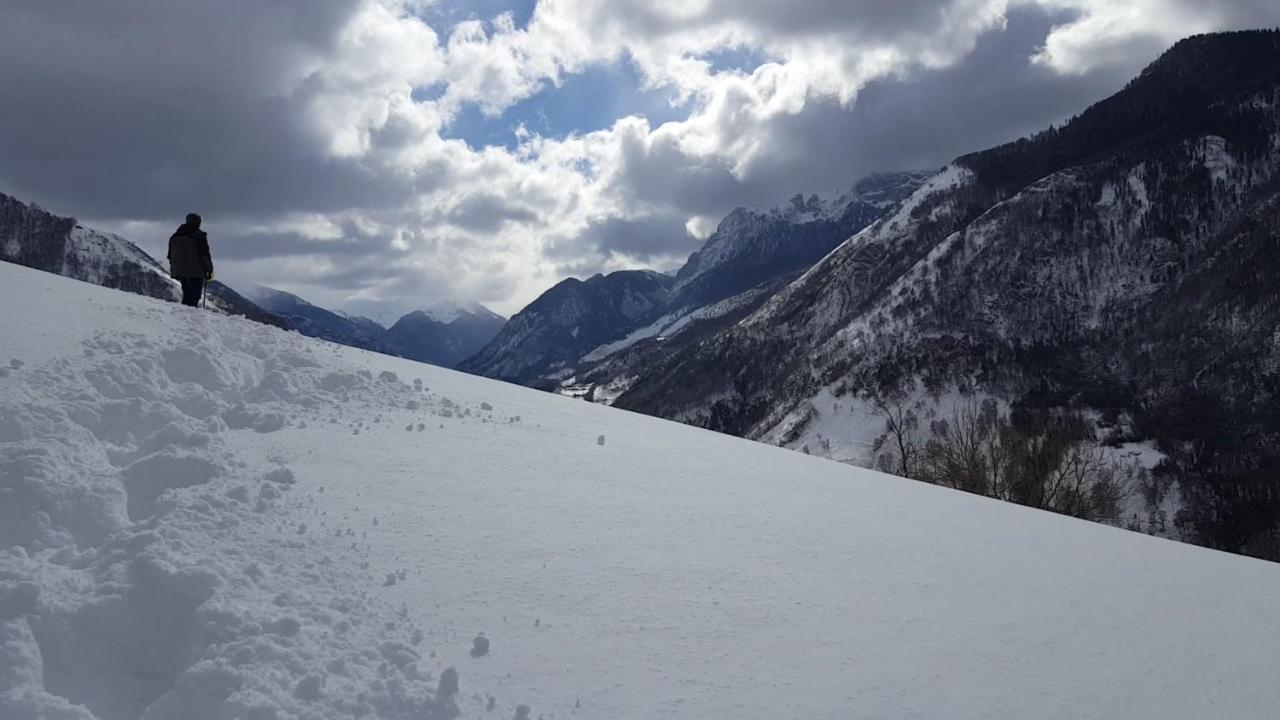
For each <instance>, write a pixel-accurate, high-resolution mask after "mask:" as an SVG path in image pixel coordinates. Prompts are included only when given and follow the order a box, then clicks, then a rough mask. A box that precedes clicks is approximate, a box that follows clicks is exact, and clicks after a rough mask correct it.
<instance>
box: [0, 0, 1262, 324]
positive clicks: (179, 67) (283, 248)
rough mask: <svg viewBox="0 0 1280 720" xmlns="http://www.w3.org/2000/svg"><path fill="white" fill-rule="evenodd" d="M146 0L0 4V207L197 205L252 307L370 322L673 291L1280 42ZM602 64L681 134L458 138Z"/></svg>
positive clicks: (743, 16) (1076, 7)
mask: <svg viewBox="0 0 1280 720" xmlns="http://www.w3.org/2000/svg"><path fill="white" fill-rule="evenodd" d="M144 5H145V4H144ZM144 5H139V4H137V3H75V4H68V3H49V2H45V1H44V0H10V2H7V3H6V8H5V11H4V22H3V23H0V87H4V88H6V90H5V94H6V97H5V101H6V102H5V107H4V108H3V109H0V189H5V190H8V191H10V192H13V193H15V194H18V195H19V196H21V197H24V198H27V199H31V200H35V201H37V202H40V203H41V204H44V205H46V206H48V207H50V209H53V210H55V211H58V212H63V213H66V214H75V215H77V216H80V217H82V218H85V219H87V220H91V221H94V222H96V223H99V224H102V225H105V226H107V227H108V229H116V230H118V231H121V232H123V233H125V234H127V235H128V236H130V237H133V238H135V239H137V240H139V241H141V242H142V243H143V244H144V245H147V246H150V247H152V248H158V247H160V246H161V244H162V243H163V239H164V237H166V236H167V234H168V232H170V231H171V229H172V228H171V226H172V225H173V224H175V222H176V220H177V219H179V218H181V216H182V215H183V214H185V213H186V212H187V211H189V210H197V211H200V212H202V213H203V214H204V215H205V216H206V218H207V219H208V224H209V226H210V230H211V231H212V232H213V233H214V234H213V239H214V245H215V250H216V252H217V254H218V255H219V257H220V258H221V260H222V262H221V263H220V265H219V267H220V269H221V274H222V275H223V277H225V278H227V279H229V280H230V281H232V282H233V283H234V282H236V281H244V282H246V283H247V282H256V283H261V284H266V285H273V286H278V287H284V288H286V289H292V290H295V291H298V292H300V293H301V294H303V295H304V296H307V297H309V298H311V299H313V300H314V301H317V302H322V303H326V304H331V305H334V306H337V307H343V308H347V309H357V310H358V309H361V308H369V309H378V310H379V312H382V311H383V310H385V311H386V312H391V311H393V310H400V311H403V310H408V309H410V308H413V307H419V306H424V305H427V304H430V303H431V302H433V301H435V300H439V299H444V298H458V299H477V300H481V301H485V302H488V303H490V304H492V305H494V306H495V307H496V308H498V309H500V310H503V311H505V312H513V311H515V310H518V309H519V307H521V306H522V305H523V304H524V303H525V302H527V301H528V300H530V299H532V297H533V296H535V295H536V294H538V293H539V292H541V291H542V290H544V289H545V288H546V287H548V286H549V285H550V284H552V283H554V282H555V281H557V280H559V279H561V278H562V277H563V276H564V275H566V274H569V273H574V274H589V273H593V272H597V271H602V270H612V269H618V268H623V267H634V266H640V265H645V266H653V267H658V268H660V269H667V268H670V267H673V266H674V265H675V264H677V263H678V262H679V261H680V260H682V259H683V258H684V257H685V256H687V255H688V253H689V252H691V251H692V250H694V249H696V247H697V245H698V244H699V242H700V240H701V239H703V238H705V237H707V236H708V235H709V233H710V232H711V231H712V230H713V229H714V226H715V222H716V219H717V218H719V217H720V216H722V215H723V214H725V213H726V212H727V211H728V210H730V209H732V208H733V207H735V206H737V205H744V204H745V205H754V206H767V205H771V204H774V203H777V202H779V201H781V200H783V199H785V198H787V197H790V196H791V195H794V194H795V193H796V192H804V193H806V194H807V193H810V192H831V191H834V190H836V189H838V188H840V187H844V186H847V185H848V184H849V183H851V182H852V181H854V180H855V179H857V177H859V176H861V175H863V174H866V173H867V172H871V171H877V170H890V169H899V168H916V167H922V166H929V165H937V164H941V163H943V162H945V161H946V160H948V159H950V158H951V157H953V156H955V155H958V154H960V153H963V152H966V151H969V150H973V149H978V148H981V147H984V146H986V145H989V144H992V143H995V142H999V141H1002V140H1006V139H1010V138H1012V137H1016V136H1017V135H1019V134H1022V133H1025V132H1030V131H1034V130H1036V129H1038V128H1039V127H1042V126H1043V125H1045V124H1047V123H1049V122H1053V121H1057V120H1061V119H1063V118H1064V117H1066V116H1068V115H1069V114H1071V113H1073V112H1075V111H1078V110H1079V109H1081V108H1082V107H1083V106H1084V105H1085V104H1088V102H1091V101H1093V100H1096V99H1100V98H1101V97H1103V96H1105V95H1106V94H1107V93H1109V92H1112V91H1114V90H1115V89H1117V88H1118V87H1119V86H1120V84H1122V83H1123V81H1124V80H1125V79H1127V77H1129V76H1131V75H1132V74H1133V73H1134V72H1136V70H1137V69H1139V68H1140V67H1141V66H1142V65H1143V64H1145V63H1146V62H1148V61H1149V60H1150V59H1152V58H1153V57H1154V56H1155V55H1156V54H1157V53H1158V52H1160V50H1162V49H1163V48H1164V47H1167V46H1168V45H1169V44H1171V43H1172V42H1173V41H1175V40H1176V39H1178V38H1179V37H1181V36H1183V35H1185V34H1189V33H1192V32H1199V31H1207V30H1214V29H1220V28H1233V27H1247V26H1259V25H1274V24H1276V23H1280V9H1278V8H1276V7H1275V3H1273V2H1269V1H1268V0H1221V1H1220V2H1205V1H1204V0H1134V1H1133V2H1129V3H1113V2H1109V0H900V1H899V2H892V3H888V2H880V1H878V0H808V1H807V2H802V3H777V2H773V1H772V0H541V1H540V2H538V3H537V4H536V6H535V7H534V8H533V11H532V13H531V14H528V16H527V17H521V18H520V19H519V20H517V16H516V15H515V14H512V13H497V14H494V13H493V12H492V11H491V10H490V9H491V8H493V6H494V3H493V2H488V1H486V2H485V3H484V5H483V8H482V9H483V10H484V14H479V15H477V16H475V17H469V18H467V19H463V20H462V21H460V22H454V23H452V24H451V25H448V26H445V25H443V24H441V23H440V22H438V21H437V19H435V18H438V17H440V12H439V11H440V9H441V6H440V4H439V3H436V2H427V1H425V0H279V1H277V2H272V3H262V2H258V0H226V1H225V2H220V3H206V2H199V1H198V0H182V1H176V2H170V3H165V4H164V6H163V7H162V8H161V7H144ZM454 10H460V11H461V15H462V16H463V17H466V15H467V13H466V12H465V10H466V6H465V3H463V4H462V5H460V6H459V7H457V8H454ZM455 14H459V13H456V12H455ZM726 55H732V56H735V57H737V58H740V59H741V60H742V61H741V62H737V63H724V62H721V61H720V59H721V58H723V57H725V56H726ZM600 67H625V68H627V69H628V71H629V72H632V73H634V74H635V75H636V76H637V78H638V82H639V84H640V86H641V88H642V89H643V90H644V91H646V92H651V93H659V94H661V95H665V96H666V97H667V98H669V100H670V102H671V103H672V107H673V108H679V109H680V112H679V116H678V117H677V118H676V119H675V120H668V121H666V122H659V121H657V120H655V119H651V118H649V117H645V116H643V115H631V116H624V117H617V118H614V119H613V122H612V123H611V124H609V125H608V126H607V127H603V128H602V129H597V130H594V131H592V132H577V131H576V128H572V127H570V128H564V129H561V131H559V132H557V128H555V127H550V128H549V129H545V128H543V127H539V130H538V131H537V132H534V131H530V130H529V129H527V128H524V127H516V129H515V131H514V132H513V133H512V134H511V137H510V142H509V143H507V144H506V145H496V146H489V147H476V146H472V145H469V144H468V143H467V142H465V141H463V140H461V139H458V137H459V133H458V132H457V131H458V129H459V125H460V124H462V123H465V122H467V119H466V118H467V117H468V112H474V111H477V110H478V111H479V113H480V115H481V116H483V117H487V118H493V119H498V118H503V117H505V116H506V114H507V113H509V112H512V111H513V109H518V108H519V107H521V104H522V103H524V102H526V101H528V100H530V99H531V98H535V97H536V96H539V95H541V94H545V93H555V92H557V88H560V87H563V86H565V85H566V84H567V83H572V82H574V80H575V78H576V77H578V76H580V75H582V74H583V73H584V72H585V71H587V70H590V69H592V68H600ZM370 311H372V310H370Z"/></svg>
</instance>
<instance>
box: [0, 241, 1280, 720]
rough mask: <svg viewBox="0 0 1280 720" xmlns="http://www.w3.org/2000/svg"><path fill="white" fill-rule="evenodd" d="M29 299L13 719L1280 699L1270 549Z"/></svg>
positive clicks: (5, 698) (17, 379) (350, 359)
mask: <svg viewBox="0 0 1280 720" xmlns="http://www.w3.org/2000/svg"><path fill="white" fill-rule="evenodd" d="M32 297H38V298H49V299H50V301H49V302H42V303H27V304H24V305H23V311H22V312H20V313H19V312H14V311H13V310H12V308H14V307H15V306H14V304H13V303H14V301H15V299H17V298H32ZM0 308H5V309H4V310H3V311H2V312H0V360H3V362H4V370H3V372H0V717H3V718H5V720H16V719H30V718H39V719H41V720H51V719H58V718H75V719H76V720H89V719H90V718H100V719H102V720H124V719H126V718H129V719H132V718H138V717H144V718H148V719H150V720H155V719H159V718H183V719H195V720H206V719H208V720H212V719H214V718H276V719H277V720H285V719H288V718H307V719H311V718H352V717H362V718H398V719H404V720H409V719H410V718H413V719H417V720H422V719H423V718H445V717H453V716H455V715H458V714H461V715H462V716H463V717H474V718H512V717H521V716H522V715H521V712H522V711H521V710H520V709H519V708H518V706H519V705H526V706H528V707H529V708H531V710H530V711H529V712H528V715H527V716H528V717H530V718H536V717H539V716H545V717H547V718H551V717H560V718H565V717H582V718H610V719H612V718H640V717H645V718H653V717H663V718H697V719H698V720H708V719H709V720H717V719H724V720H741V718H799V717H804V718H853V717H858V718H862V717H883V718H900V717H922V718H950V719H954V720H963V719H965V718H1032V717H1034V718H1118V717H1123V718H1152V719H1157V718H1158V719H1159V720H1176V719H1179V718H1186V719H1188V720H1190V719H1192V718H1195V719H1199V718H1206V717H1221V718H1233V719H1234V720H1251V719H1257V720H1262V719H1264V718H1271V717H1274V712H1275V709H1276V708H1277V707H1280V686H1278V685H1277V684H1276V683H1275V677H1276V673H1277V670H1278V669H1280V645H1278V644H1277V643H1276V642H1275V638H1276V637H1277V634H1280V615H1278V614H1277V613H1276V610H1275V609H1276V608H1277V607H1280V566H1277V565H1274V564H1269V563H1264V562H1261V561H1257V560H1250V559H1247V558H1243V557H1237V556H1231V555H1226V554H1222V553H1217V552H1213V551H1209V550H1204V549H1201V548H1196V547H1191V546H1186V545H1179V544H1176V543H1171V542H1167V541H1162V540H1157V539H1154V538H1150V537H1145V536H1141V535H1136V534H1130V533H1126V532H1123V531H1119V530H1115V529H1111V528H1106V527H1102V526H1098V525H1093V524H1090V523H1085V522H1079V521H1074V520H1070V519H1067V518H1064V517H1061V516H1056V515H1050V514H1047V513H1042V512H1037V511H1032V510H1027V509H1025V508H1019V507H1015V506H1012V505H1008V504H1003V503H998V502H993V501H989V500H985V499H982V498H978V497H975V496H972V495H966V494H962V493H958V492H952V491H948V490H944V489H940V488H937V487H932V486H928V485H923V484H918V483H914V482H911V481H907V480H900V479H896V478H891V477H888V476H885V475H880V474H877V473H873V472H870V471H865V470H859V469H855V468H850V467H847V466H843V465H839V464H837V463H832V462H828V461H823V460H818V459H815V458H810V457H806V456H804V455H801V454H798V453H792V452H788V451H785V450H781V449H778V448H773V447H769V446H766V445H763V444H757V443H752V442H748V441H744V440H739V439H735V438H732V437H728V436H724V435H719V434H715V433H710V432H706V431H703V430H698V429H695V428H689V427H685V426H681V425H678V424H675V423H670V422H665V421H661V420H656V419H653V418H649V417H644V416H640V415H634V414H631V413H627V412H623V411H619V410H614V409H611V408H606V407H602V406H598V405H593V404H590V403H583V402H575V401H572V400H568V399H565V398H561V397H557V396H554V395H551V394H545V393H538V392H535V391H532V390H528V389H524V388H520V387H516V386H512V385H507V384H503V383H498V382H493V381H489V380H484V379H481V378H476V377H471V376H467V375H462V374H458V373H454V372H450V371H446V370H441V369H439V368H434V367H429V366H425V365H420V364H417V363H413V362H409V361H406V360H401V359H397V358H390V357H386V356H382V355H376V354H373V353H367V352H363V351H359V350H354V349H351V348H345V347H340V346H336V345H331V344H325V343H320V342H317V341H314V340H310V339H307V338H304V337H302V336H299V335H297V334H294V333H286V332H281V331H278V330H275V329H272V328H269V327H266V326H263V325H259V324H254V323H249V322H245V321H243V320H239V319H235V318H228V317H224V316H219V315H215V314H213V313H208V312H203V311H200V310H192V309H188V308H182V307H179V306H175V305H173V304H170V303H163V302H159V301H156V300H152V299H148V298H144V297H140V296H136V295H130V294H126V293H120V292H115V291H111V290H106V289H103V288H99V287H95V286H91V285H87V284H83V283H76V282H73V281H70V280H67V279H65V278H60V277H56V276H53V275H49V274H45V273H38V272H34V271H31V270H28V269H25V268H20V267H17V266H14V265H9V264H4V263H0ZM481 635H483V636H484V638H485V640H487V642H488V644H487V648H488V650H487V652H485V653H482V652H479V651H477V650H475V648H476V644H475V639H476V638H477V637H479V636H481ZM481 644H484V643H483V642H482V643H481ZM449 668H454V671H452V672H450V671H449ZM455 683H456V687H457V688H458V691H457V692H453V688H454V686H455Z"/></svg>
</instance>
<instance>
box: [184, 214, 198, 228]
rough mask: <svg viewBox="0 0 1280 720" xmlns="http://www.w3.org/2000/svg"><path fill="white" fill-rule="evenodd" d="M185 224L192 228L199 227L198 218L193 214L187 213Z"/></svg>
mask: <svg viewBox="0 0 1280 720" xmlns="http://www.w3.org/2000/svg"><path fill="white" fill-rule="evenodd" d="M187 224H188V225H190V226H191V227H193V228H198V227H200V216H199V215H197V214H195V213H187Z"/></svg>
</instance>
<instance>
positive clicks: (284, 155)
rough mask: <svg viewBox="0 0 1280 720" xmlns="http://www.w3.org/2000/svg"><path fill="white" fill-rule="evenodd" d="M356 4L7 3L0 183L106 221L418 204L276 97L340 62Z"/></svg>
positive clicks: (0, 48) (0, 39) (1, 30)
mask: <svg viewBox="0 0 1280 720" xmlns="http://www.w3.org/2000/svg"><path fill="white" fill-rule="evenodd" d="M356 5H357V3H356V2H355V1H354V0H316V1H315V2H309V3H305V4H297V3H295V4H287V3H263V2H260V1H259V0H230V1H227V2H216V3H164V4H163V8H159V7H156V8H151V9H150V10H147V11H143V10H142V9H141V8H139V6H138V5H137V4H136V3H121V2H48V1H47V0H8V1H7V2H6V3H5V7H4V10H3V11H2V14H3V21H2V22H0V87H3V88H5V90H4V94H5V105H4V109H3V110H0V138H3V142H0V182H3V183H4V184H5V185H6V186H8V187H10V188H12V189H14V190H15V191H17V192H20V193H21V194H23V195H24V196H26V197H28V198H30V199H33V200H37V201H40V202H44V203H47V204H50V205H54V206H62V207H67V208H70V209H72V210H73V211H74V212H75V213H76V214H81V215H85V216H92V217H98V218H129V219H156V218H162V217H167V216H169V215H172V214H173V212H174V208H175V207H202V208H205V211H206V212H209V213H237V214H253V213H259V212H264V211H271V210H275V209H279V208H289V209H299V210H305V209H314V210H321V209H333V208H341V207H353V206H359V207H368V206H370V205H374V206H376V205H388V204H394V203H397V202H400V201H403V199H404V197H405V196H404V194H403V192H398V188H397V185H396V184H395V183H391V182H387V181H383V180H381V179H380V178H378V177H377V176H375V175H373V174H371V173H369V172H367V171H366V170H365V169H363V168H361V167H360V166H359V165H358V164H356V163H350V162H343V161H336V160H332V159H329V158H327V157H326V155H325V153H324V152H323V148H321V147H317V143H316V142H315V139H314V138H313V137H311V136H310V135H309V134H308V132H307V130H306V128H305V127H304V126H303V125H302V122H301V118H302V116H303V113H302V112H301V105H302V104H303V103H305V102H306V101H307V97H306V96H305V94H303V93H296V92H295V93H293V94H291V95H281V94H278V93H277V89H278V88H277V86H282V85H283V81H284V80H285V79H286V78H287V77H290V76H294V75H296V74H297V73H299V72H300V70H299V68H300V67H301V66H302V64H304V63H305V62H307V61H308V58H317V57H322V56H323V55H325V54H326V53H328V52H330V51H331V50H332V46H333V43H334V39H335V36H336V33H337V31H338V30H339V29H340V28H341V27H342V25H343V24H344V23H345V22H346V21H347V20H348V19H349V17H350V15H351V13H352V12H353V10H354V8H355V7H356Z"/></svg>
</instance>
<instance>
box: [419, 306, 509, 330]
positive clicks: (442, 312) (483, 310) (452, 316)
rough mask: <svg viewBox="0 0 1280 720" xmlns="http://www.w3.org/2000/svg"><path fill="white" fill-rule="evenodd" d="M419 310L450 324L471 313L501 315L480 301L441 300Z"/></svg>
mask: <svg viewBox="0 0 1280 720" xmlns="http://www.w3.org/2000/svg"><path fill="white" fill-rule="evenodd" d="M417 312H419V313H421V314H422V315H423V316H425V317H427V318H429V319H431V320H434V321H436V322H438V323H442V324H444V325H448V324H450V323H452V322H454V321H456V320H457V319H458V318H460V317H463V316H465V315H470V316H474V317H480V318H494V317H500V316H499V315H498V314H497V313H495V312H493V311H492V310H490V309H489V308H487V307H485V306H484V305H481V304H480V303H478V302H474V301H472V302H456V301H453V300H441V301H440V302H437V303H435V304H433V305H430V306H428V307H426V308H424V309H422V310H418V311H417Z"/></svg>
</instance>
